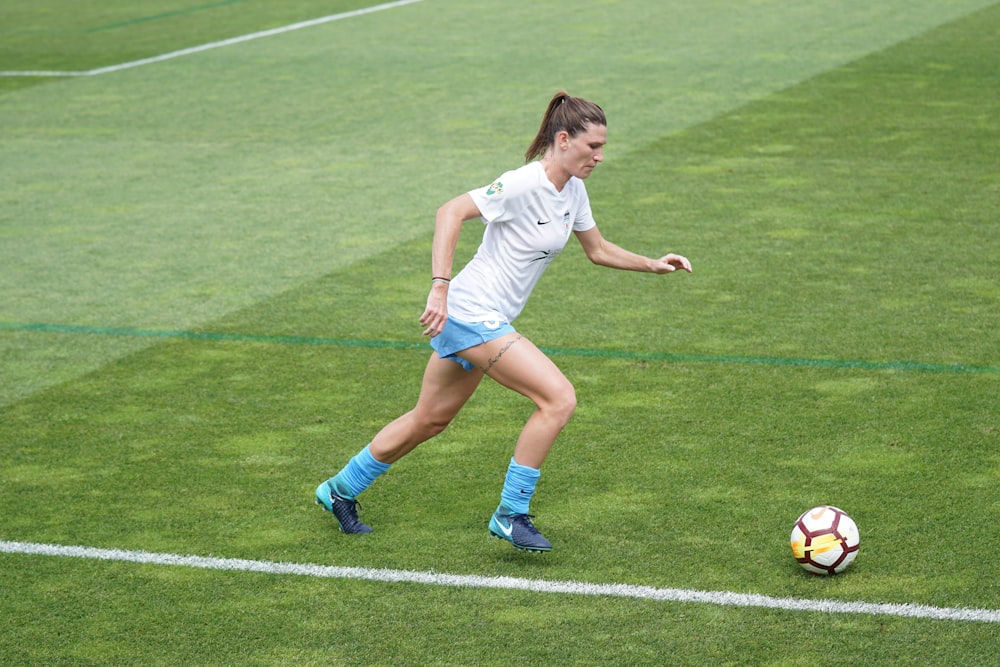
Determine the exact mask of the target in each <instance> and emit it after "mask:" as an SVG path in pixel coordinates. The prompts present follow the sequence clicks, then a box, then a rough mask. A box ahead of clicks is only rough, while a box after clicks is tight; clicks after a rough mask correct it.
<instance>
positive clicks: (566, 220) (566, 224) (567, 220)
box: [563, 211, 569, 229]
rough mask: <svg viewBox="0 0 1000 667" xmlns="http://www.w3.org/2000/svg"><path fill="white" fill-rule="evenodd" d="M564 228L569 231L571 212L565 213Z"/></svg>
mask: <svg viewBox="0 0 1000 667" xmlns="http://www.w3.org/2000/svg"><path fill="white" fill-rule="evenodd" d="M563 227H565V228H566V229H569V211H566V212H565V213H563Z"/></svg>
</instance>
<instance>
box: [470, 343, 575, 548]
mask: <svg viewBox="0 0 1000 667" xmlns="http://www.w3.org/2000/svg"><path fill="white" fill-rule="evenodd" d="M459 356H461V357H462V358H463V359H465V360H467V361H469V362H471V363H473V364H476V365H477V366H478V367H479V368H481V369H482V370H483V371H484V372H485V373H486V374H487V375H489V376H490V377H492V378H493V379H494V380H496V381H497V382H499V383H500V384H501V385H503V386H505V387H507V388H509V389H513V390H514V391H516V392H518V393H520V394H522V395H524V396H527V397H528V398H530V399H531V400H532V401H533V402H534V403H535V406H536V407H535V411H534V412H533V413H532V415H531V417H530V418H529V419H528V421H527V423H526V424H525V425H524V428H523V429H522V430H521V435H520V437H518V440H517V444H516V445H515V447H514V456H513V457H512V458H511V460H510V464H509V466H508V468H507V475H506V478H505V480H504V487H503V491H502V492H501V494H500V506H499V507H498V508H497V510H496V512H494V513H493V517H492V518H491V519H490V526H489V527H490V533H491V534H492V535H494V536H495V537H498V538H500V539H505V540H507V541H508V542H510V543H511V544H513V545H514V546H515V547H516V548H518V549H523V550H527V551H549V550H551V549H552V545H551V544H550V543H549V541H548V540H547V539H545V538H544V537H543V536H542V535H541V534H540V533H539V532H538V530H537V529H536V528H535V526H534V525H533V524H532V522H531V516H530V515H529V513H528V508H529V503H530V501H531V497H532V495H533V494H534V492H535V485H536V483H537V481H538V478H539V476H540V475H541V472H540V470H539V469H540V468H541V465H542V463H543V462H544V461H545V459H546V457H547V456H548V454H549V451H550V450H551V449H552V445H553V443H554V442H555V439H556V437H557V436H558V435H559V433H560V432H561V431H562V429H563V427H565V426H566V424H567V423H568V422H569V419H570V417H571V416H572V415H573V411H574V410H575V409H576V392H575V390H574V389H573V385H572V384H570V382H569V380H567V379H566V376H564V375H563V374H562V371H560V370H559V368H558V367H556V365H555V364H554V363H552V361H551V360H550V359H549V358H548V357H547V356H545V354H544V353H543V352H542V351H541V350H539V349H538V348H537V347H535V345H534V344H532V343H531V341H529V340H528V339H527V338H524V337H523V336H521V335H520V334H517V333H512V334H508V335H506V336H502V337H500V338H497V339H496V340H493V341H489V342H487V343H483V344H482V345H477V346H476V347H473V348H470V349H468V350H465V351H463V352H461V353H459Z"/></svg>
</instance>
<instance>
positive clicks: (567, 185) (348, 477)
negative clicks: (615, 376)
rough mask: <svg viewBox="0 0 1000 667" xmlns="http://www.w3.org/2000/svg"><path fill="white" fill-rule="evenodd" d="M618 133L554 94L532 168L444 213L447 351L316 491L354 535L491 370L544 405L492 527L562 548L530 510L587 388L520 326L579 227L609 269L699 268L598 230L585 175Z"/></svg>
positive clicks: (436, 300) (438, 233)
mask: <svg viewBox="0 0 1000 667" xmlns="http://www.w3.org/2000/svg"><path fill="white" fill-rule="evenodd" d="M606 141H607V121H606V119H605V116H604V111H603V110H602V109H601V108H600V107H599V106H597V105H596V104H593V103H592V102H588V101H587V100H584V99H582V98H579V97H571V96H570V95H568V94H567V93H565V92H562V91H560V92H558V93H556V95H555V96H554V97H553V98H552V100H551V101H550V102H549V106H548V108H547V109H546V111H545V116H544V118H543V119H542V124H541V127H540V128H539V130H538V134H537V136H536V137H535V140H534V141H533V142H532V144H531V146H530V147H529V148H528V150H527V152H526V153H525V165H524V166H522V167H520V168H518V169H515V170H513V171H509V172H507V173H505V174H503V175H502V176H501V177H500V178H499V179H498V180H496V181H494V182H493V183H492V184H490V185H488V186H485V187H481V188H477V189H475V190H472V191H470V192H467V193H465V194H461V195H459V196H457V197H455V198H454V199H452V200H451V201H449V202H447V203H446V204H444V205H443V206H442V207H441V208H440V209H439V210H438V212H437V218H436V223H435V229H434V242H433V249H432V252H433V254H432V276H433V277H432V278H431V291H430V294H429V296H428V297H427V308H426V309H425V310H424V313H423V315H421V317H420V324H421V326H423V327H426V328H425V329H424V332H423V333H424V335H426V336H430V344H431V347H432V348H434V350H435V352H433V353H432V354H431V358H430V360H429V361H428V363H427V368H426V370H425V371H424V378H423V384H422V385H421V388H420V396H419V398H418V399H417V404H416V406H415V407H414V408H413V409H412V410H411V411H410V412H407V413H406V414H404V415H403V416H401V417H399V418H398V419H396V420H395V421H393V422H392V423H390V424H388V425H387V426H385V427H384V428H383V429H382V430H381V431H380V432H379V433H378V434H377V435H376V436H375V438H374V439H372V441H371V443H369V444H368V445H367V446H366V447H365V448H364V449H362V450H361V451H360V452H359V453H358V454H357V455H356V456H355V457H354V458H352V459H351V460H350V461H349V462H348V463H347V465H346V466H345V467H344V468H343V469H342V470H341V471H340V472H339V473H337V475H335V476H334V477H331V478H330V479H329V480H327V481H325V482H323V483H322V484H320V485H319V488H317V489H316V502H317V503H319V504H320V505H322V506H323V507H324V508H325V509H326V510H328V511H330V512H333V514H334V515H335V516H336V517H337V521H338V522H339V523H340V529H341V530H342V531H344V532H345V533H369V532H371V528H370V527H369V526H368V525H366V524H364V523H361V522H360V521H359V520H358V514H357V501H356V497H357V496H358V494H360V493H361V492H362V491H364V490H365V489H367V488H368V487H369V486H370V485H371V484H372V482H374V481H375V479H376V478H377V477H378V476H379V475H381V474H383V473H384V472H385V471H386V470H388V469H389V466H390V465H391V464H393V463H395V462H396V461H398V460H399V459H401V458H402V457H403V456H405V455H406V454H407V453H409V452H410V451H412V450H413V449H414V448H415V447H416V446H417V445H419V444H420V443H422V442H424V441H425V440H428V439H429V438H432V437H434V436H435V435H437V434H438V433H440V432H441V431H442V430H444V428H445V427H446V426H448V424H449V422H451V420H452V419H453V418H454V417H455V415H456V414H457V413H458V411H459V410H460V409H461V408H462V406H463V405H465V402H466V401H467V400H469V397H470V396H472V393H473V392H474V391H475V390H476V387H477V386H479V383H480V381H481V380H482V379H483V377H484V376H486V375H488V376H490V377H491V378H492V379H493V380H495V381H496V382H499V383H500V384H501V385H503V386H505V387H507V388H509V389H512V390H514V391H516V392H518V393H520V394H523V395H524V396H527V397H528V398H530V399H531V400H532V401H534V403H535V406H536V410H535V411H534V413H533V414H532V415H531V417H530V418H529V419H528V421H527V423H526V424H525V425H524V429H523V430H522V431H521V434H520V437H519V438H518V440H517V443H516V445H515V446H514V455H513V457H512V458H511V460H510V464H509V466H508V468H507V476H506V479H505V482H504V486H503V490H502V491H501V494H500V504H499V507H498V508H497V510H496V511H495V512H494V513H493V516H492V517H491V518H490V522H489V532H490V533H491V534H492V535H494V536H495V537H498V538H500V539H504V540H507V541H508V542H510V543H511V544H513V545H514V547H516V548H517V549H522V550H527V551H549V550H551V549H552V545H551V544H550V543H549V541H548V540H547V539H545V538H544V537H543V536H542V535H541V534H540V533H539V532H538V530H537V529H536V528H535V526H534V525H533V524H532V521H531V518H532V515H530V514H529V513H528V506H529V502H530V500H531V497H532V494H533V493H534V491H535V484H536V482H537V480H538V478H539V475H540V471H539V469H540V468H541V465H542V463H543V462H544V461H545V458H546V456H548V453H549V450H550V449H551V448H552V444H553V442H555V439H556V436H557V435H559V432H560V431H562V429H563V427H564V426H565V425H566V423H567V422H568V421H569V418H570V416H571V415H572V414H573V411H574V410H575V408H576V394H575V391H574V389H573V385H572V384H570V382H569V380H567V379H566V377H565V376H564V375H563V374H562V372H561V371H560V370H559V369H558V368H557V367H556V366H555V364H553V363H552V361H551V360H549V358H548V357H546V356H545V354H544V353H542V352H541V351H540V350H539V349H538V348H537V347H535V346H534V345H533V344H532V343H531V342H530V341H529V340H528V339H527V338H525V337H524V336H522V335H521V334H519V333H518V332H517V331H515V330H514V327H513V326H511V322H513V321H514V318H516V317H517V316H518V314H519V313H520V312H521V309H522V308H523V307H524V304H525V301H526V300H527V298H528V295H529V294H530V293H531V290H532V288H534V286H535V283H536V282H538V279H539V278H540V277H541V275H542V273H543V272H544V271H545V267H546V266H547V265H548V264H549V263H550V262H551V261H552V260H553V259H554V258H555V256H556V255H558V254H559V252H560V251H562V249H563V247H564V246H565V245H566V242H567V240H568V239H569V235H570V232H573V233H575V234H576V237H577V239H578V240H579V242H580V244H581V245H582V246H583V250H584V252H585V253H586V255H587V258H588V259H590V261H591V262H593V263H595V264H599V265H601V266H607V267H611V268H614V269H624V270H630V271H648V272H652V273H661V274H662V273H670V272H672V271H675V270H677V269H683V270H685V271H688V272H690V271H691V264H690V262H688V260H687V259H686V258H685V257H682V256H681V255H675V254H667V255H664V256H663V257H660V258H658V259H653V258H649V257H643V256H641V255H637V254H635V253H632V252H629V251H627V250H624V249H623V248H620V247H619V246H616V245H614V244H613V243H611V242H609V241H607V240H605V239H604V237H602V236H601V233H600V232H599V231H598V230H597V226H596V224H595V222H594V218H593V216H592V214H591V210H590V201H589V199H588V197H587V190H586V188H585V187H584V184H583V180H584V179H585V178H587V177H588V176H590V173H591V172H592V171H593V170H594V168H595V167H596V166H597V165H598V163H600V162H601V161H602V160H603V159H604V155H603V149H604V145H605V143H606ZM535 158H540V159H539V160H535ZM477 217H478V218H482V220H483V222H484V224H485V226H486V230H485V233H484V235H483V241H482V244H481V245H480V247H479V250H478V251H477V252H476V255H475V256H474V257H473V258H472V260H471V261H470V262H469V263H468V264H467V265H466V266H465V268H464V269H462V271H461V272H460V273H459V274H458V275H456V276H455V277H454V279H452V278H451V275H452V261H453V255H454V252H455V246H456V244H457V241H458V234H459V230H460V229H461V227H462V223H463V222H465V221H466V220H470V219H472V218H477Z"/></svg>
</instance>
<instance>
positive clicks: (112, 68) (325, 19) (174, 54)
mask: <svg viewBox="0 0 1000 667" xmlns="http://www.w3.org/2000/svg"><path fill="white" fill-rule="evenodd" d="M416 2H421V0H396V2H387V3H385V4H382V5H374V6H372V7H364V8H363V9H355V10H353V11H349V12H343V13H340V14H331V15H329V16H322V17H320V18H318V19H310V20H308V21H300V22H299V23H292V24H289V25H285V26H281V27H280V28H271V29H270V30H261V31H260V32H252V33H250V34H247V35H240V36H239V37H232V38H230V39H223V40H220V41H218V42H209V43H208V44H202V45H200V46H192V47H190V48H187V49H180V50H178V51H171V52H170V53H163V54H161V55H158V56H153V57H151V58H142V59H141V60H133V61H131V62H127V63H119V64H117V65H109V66H107V67H98V68H95V69H88V70H82V71H75V72H57V71H24V72H15V71H11V72H3V71H0V76H51V77H62V76H97V75H98V74H109V73H111V72H118V71H121V70H123V69H131V68H133V67H140V66H142V65H150V64H152V63H158V62H163V61H164V60H173V59H174V58H180V57H181V56H189V55H191V54H193V53H201V52H202V51H209V50H211V49H217V48H219V47H223V46H232V45H233V44H242V43H243V42H249V41H252V40H255V39H260V38H261V37H272V36H274V35H281V34H283V33H286V32H292V31H295V30H301V29H302V28H311V27H313V26H317V25H322V24H324V23H330V22H331V21H339V20H341V19H349V18H353V17H355V16H362V15H364V14H371V13H373V12H378V11H382V10H383V9H393V8H395V7H402V6H403V5H412V4H414V3H416Z"/></svg>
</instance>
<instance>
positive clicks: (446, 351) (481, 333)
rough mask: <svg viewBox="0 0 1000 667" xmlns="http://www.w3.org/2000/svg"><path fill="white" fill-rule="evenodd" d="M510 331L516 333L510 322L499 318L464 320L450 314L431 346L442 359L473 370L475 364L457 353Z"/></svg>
mask: <svg viewBox="0 0 1000 667" xmlns="http://www.w3.org/2000/svg"><path fill="white" fill-rule="evenodd" d="M509 333H516V331H515V329H514V327H512V326H511V325H510V322H498V321H497V320H492V321H487V322H463V321H462V320H456V319H455V318H453V317H451V316H449V317H448V321H447V322H446V323H445V325H444V329H443V330H442V331H441V333H439V334H438V335H437V336H434V337H433V338H431V347H433V348H434V349H435V350H437V353H438V356H440V357H441V358H442V359H451V360H452V361H454V362H457V363H459V364H461V365H462V368H464V369H465V370H467V371H471V370H472V369H474V368H475V367H476V366H475V364H471V363H469V362H468V361H466V360H465V359H462V358H461V357H459V356H457V354H456V353H458V352H461V351H462V350H468V349H469V348H470V347H475V346H476V345H482V344H483V343H486V342H488V341H491V340H494V339H496V338H499V337H500V336H505V335H507V334H509Z"/></svg>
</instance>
